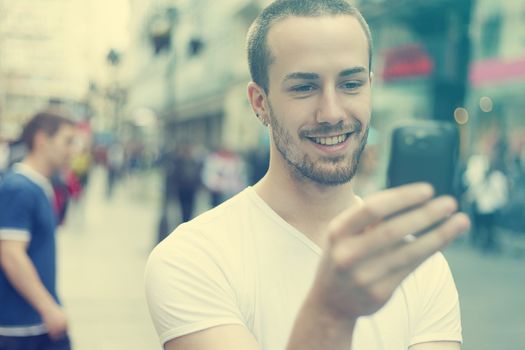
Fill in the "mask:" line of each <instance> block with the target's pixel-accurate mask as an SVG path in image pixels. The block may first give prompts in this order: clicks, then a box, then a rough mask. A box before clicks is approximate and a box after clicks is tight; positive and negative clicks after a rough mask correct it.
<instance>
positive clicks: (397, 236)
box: [360, 196, 458, 252]
mask: <svg viewBox="0 0 525 350" xmlns="http://www.w3.org/2000/svg"><path fill="white" fill-rule="evenodd" d="M457 207H458V206H457V202H456V200H455V199H454V198H452V197H448V196H444V197H439V198H436V199H434V200H432V201H428V202H427V203H425V204H423V205H422V206H421V207H417V208H414V209H411V210H409V211H406V212H404V213H403V214H400V215H397V216H394V217H392V218H391V219H389V220H386V221H383V222H381V223H379V224H377V225H376V226H374V227H371V229H370V231H368V232H366V233H365V234H364V235H363V236H362V237H360V238H362V240H363V241H365V243H364V244H365V246H364V247H363V249H366V250H367V251H368V252H374V251H376V252H378V251H381V250H383V249H389V248H390V247H395V246H396V245H397V244H398V243H399V242H400V241H402V240H404V239H406V236H408V235H414V234H416V233H419V232H421V231H423V230H425V229H427V228H429V227H431V226H432V225H436V224H438V223H440V222H442V221H443V220H445V219H447V218H448V217H450V216H451V215H452V214H453V213H454V212H455V211H456V210H457Z"/></svg>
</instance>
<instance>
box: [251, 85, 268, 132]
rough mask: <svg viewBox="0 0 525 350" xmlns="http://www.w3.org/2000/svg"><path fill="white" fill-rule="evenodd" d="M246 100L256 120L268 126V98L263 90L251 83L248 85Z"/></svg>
mask: <svg viewBox="0 0 525 350" xmlns="http://www.w3.org/2000/svg"><path fill="white" fill-rule="evenodd" d="M247 90H248V100H249V101H250V105H251V106H252V109H253V111H254V112H255V115H256V116H257V118H258V119H259V120H260V121H261V123H263V124H264V126H268V124H269V113H268V112H269V111H268V109H269V107H268V97H267V95H266V93H265V92H264V89H263V88H262V87H260V86H259V85H257V84H256V83H254V82H253V81H251V82H250V83H248V88H247Z"/></svg>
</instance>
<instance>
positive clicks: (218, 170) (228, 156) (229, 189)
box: [201, 148, 248, 207]
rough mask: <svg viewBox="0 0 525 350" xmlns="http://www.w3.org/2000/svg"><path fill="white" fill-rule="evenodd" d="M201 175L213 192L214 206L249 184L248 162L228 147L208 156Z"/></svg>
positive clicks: (209, 189)
mask: <svg viewBox="0 0 525 350" xmlns="http://www.w3.org/2000/svg"><path fill="white" fill-rule="evenodd" d="M201 176H202V182H203V184H204V186H206V188H207V189H208V191H209V192H210V194H211V205H212V207H216V206H217V205H219V204H221V203H222V202H224V201H225V200H226V199H228V198H230V197H232V196H233V195H235V194H237V193H239V192H240V191H241V190H242V189H244V188H245V187H246V185H247V184H248V171H247V168H246V163H245V162H244V160H243V159H242V157H241V156H240V155H239V154H237V153H236V152H234V151H232V150H229V149H227V148H220V149H218V150H216V151H213V152H211V153H210V154H208V155H207V156H206V158H205V159H204V164H203V168H202V174H201Z"/></svg>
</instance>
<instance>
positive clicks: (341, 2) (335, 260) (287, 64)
mask: <svg viewBox="0 0 525 350" xmlns="http://www.w3.org/2000/svg"><path fill="white" fill-rule="evenodd" d="M247 47H248V62H249V65H250V72H251V77H252V82H250V83H249V85H248V96H249V101H250V103H251V106H252V109H253V110H254V112H255V114H256V116H257V117H258V118H259V119H260V121H261V122H262V124H263V125H265V126H267V127H268V128H269V132H270V135H271V142H270V165H269V168H268V171H267V173H266V175H265V176H264V177H263V178H262V179H261V180H260V181H259V182H258V183H257V184H255V186H253V187H248V188H246V189H245V190H244V191H242V192H241V193H239V194H238V195H236V196H234V197H233V198H231V199H229V200H227V201H226V202H224V203H223V204H221V205H220V206H218V207H216V208H214V209H212V210H210V211H208V212H207V213H204V214H202V215H200V216H198V217H197V218H196V219H194V220H192V221H190V222H188V223H186V224H184V225H181V226H179V227H178V229H177V230H175V231H174V232H173V233H172V234H171V235H169V236H168V237H167V238H166V239H164V240H163V241H162V242H161V243H160V244H159V245H158V246H157V247H156V248H155V250H154V251H153V252H152V254H151V256H150V258H149V261H148V265H147V268H146V286H147V289H146V291H147V299H148V303H149V307H150V312H151V315H152V317H153V320H154V324H155V326H156V329H157V332H158V334H159V337H160V339H161V342H162V344H163V346H164V349H165V350H174V349H200V350H208V349H209V350H212V349H213V350H226V349H243V350H255V349H272V350H273V349H288V350H295V349H301V350H313V349H316V350H318V349H329V350H340V349H345V350H346V349H350V348H351V349H353V350H379V349H409V348H410V349H413V350H416V349H417V350H430V349H441V350H445V349H447V350H452V349H459V348H460V345H459V342H461V320H460V310H459V299H458V293H457V290H456V287H455V285H454V282H453V279H452V275H451V273H450V270H449V267H448V265H447V263H446V261H445V258H444V257H443V255H442V254H440V253H438V252H439V250H440V249H442V248H443V247H444V246H445V245H446V244H447V243H448V242H450V241H451V240H452V239H454V238H455V237H456V236H457V235H459V234H460V233H461V232H463V231H465V230H466V229H468V226H469V222H468V218H467V217H466V215H464V214H460V213H456V210H457V203H456V202H455V200H454V199H453V198H452V197H441V198H432V197H433V191H432V188H431V187H430V185H428V184H412V185H407V186H404V187H400V188H396V189H389V190H386V191H382V192H378V193H375V194H373V195H372V196H371V197H369V198H367V199H366V200H362V199H361V198H359V197H358V196H356V195H355V194H354V192H353V188H352V182H351V179H352V178H353V176H354V175H355V173H356V170H357V166H358V163H359V159H360V155H361V153H362V151H363V149H364V148H365V145H366V142H367V135H368V130H369V126H370V121H371V120H370V118H371V91H372V90H371V85H372V76H373V75H372V72H371V70H370V69H371V59H372V57H371V52H372V51H371V49H372V48H371V35H370V32H369V29H368V25H367V24H366V22H365V20H364V19H363V17H362V16H361V14H360V13H359V12H358V11H357V9H355V8H354V7H353V6H352V5H350V4H349V3H348V2H347V1H345V0H277V1H274V2H272V3H271V4H270V5H269V6H268V7H266V8H265V9H264V10H263V12H262V13H261V14H260V15H259V16H258V17H257V18H256V19H255V22H254V23H253V24H252V26H251V28H250V31H249V33H248V45H247ZM424 229H428V232H426V233H425V234H424V235H420V236H418V237H415V236H413V234H415V233H417V232H420V231H422V230H424Z"/></svg>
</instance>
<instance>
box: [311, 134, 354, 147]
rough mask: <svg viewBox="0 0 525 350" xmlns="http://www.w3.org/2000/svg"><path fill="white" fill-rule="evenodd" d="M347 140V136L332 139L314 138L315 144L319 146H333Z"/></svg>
mask: <svg viewBox="0 0 525 350" xmlns="http://www.w3.org/2000/svg"><path fill="white" fill-rule="evenodd" d="M346 138H347V135H346V134H345V135H339V136H333V137H316V138H315V142H316V143H318V144H321V145H327V146H333V145H337V144H338V143H341V142H344V141H345V140H346Z"/></svg>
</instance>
